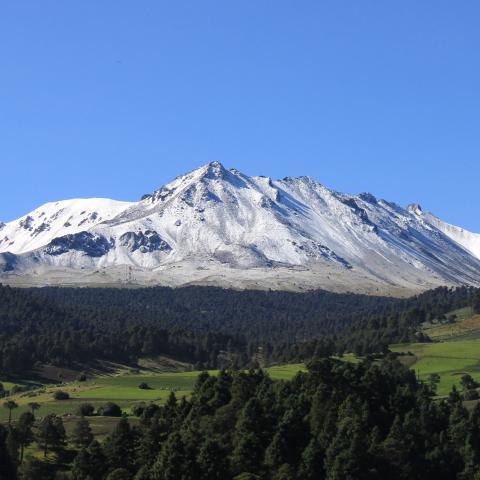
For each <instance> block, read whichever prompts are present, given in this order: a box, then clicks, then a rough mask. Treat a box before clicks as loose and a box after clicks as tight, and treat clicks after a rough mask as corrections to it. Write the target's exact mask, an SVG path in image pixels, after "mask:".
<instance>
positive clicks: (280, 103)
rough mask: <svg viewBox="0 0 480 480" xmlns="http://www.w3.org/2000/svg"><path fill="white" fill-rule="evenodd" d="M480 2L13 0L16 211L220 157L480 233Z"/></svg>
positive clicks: (146, 185)
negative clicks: (416, 208) (367, 195)
mask: <svg viewBox="0 0 480 480" xmlns="http://www.w3.org/2000/svg"><path fill="white" fill-rule="evenodd" d="M479 19H480V2H478V0H465V1H461V2H455V1H451V0H448V1H444V0H425V1H421V2H419V1H416V0H411V1H410V0H402V1H391V2H390V1H379V0H378V1H369V0H366V1H357V0H350V1H342V0H332V1H319V0H315V1H309V0H302V1H294V0H292V1H284V0H272V1H267V0H242V1H234V0H232V1H225V0H219V1H211V0H201V1H199V0H195V1H181V0H179V1H170V0H169V1H162V0H139V1H132V0H101V1H100V0H74V1H65V0H42V1H39V0H21V1H19V0H3V1H2V2H1V3H0V167H1V168H0V220H3V221H8V220H11V219H13V218H15V217H18V216H20V215H22V214H24V213H26V212H28V211H29V210H31V209H33V208H34V207H37V206H39V205H40V204H41V203H44V202H46V201H51V200H58V199H64V198H71V197H89V196H106V197H112V198H117V199H125V200H136V199H138V198H139V197H140V196H141V195H142V194H144V193H146V192H150V191H152V190H154V189H156V188H158V187H160V186H161V185H163V184H164V183H166V182H168V181H170V180H171V179H172V178H173V177H175V176H176V175H178V174H181V173H184V172H186V171H188V170H191V169H192V168H195V167H197V166H199V165H201V164H203V163H206V162H208V161H211V160H219V161H221V162H222V163H223V164H224V165H225V166H227V167H236V168H238V169H240V170H242V171H244V172H245V173H248V174H258V175H260V174H264V175H269V176H272V177H276V178H279V177H283V176H286V175H291V176H297V175H311V176H314V177H315V178H317V179H318V180H319V181H320V182H322V183H323V184H325V185H326V186H329V187H331V188H335V189H337V190H341V191H345V192H350V193H358V192H361V191H371V192H372V193H374V194H375V195H377V196H378V197H382V198H386V199H389V200H392V201H396V202H398V203H400V204H402V205H405V204H407V203H410V202H419V203H421V204H422V205H423V206H424V208H426V209H429V210H431V211H433V212H434V213H436V214H437V215H439V216H441V217H443V218H444V219H446V220H448V221H450V222H453V223H456V224H459V225H462V226H464V227H467V228H469V229H471V230H474V231H478V232H480V215H479V202H478V193H479V189H480V28H479Z"/></svg>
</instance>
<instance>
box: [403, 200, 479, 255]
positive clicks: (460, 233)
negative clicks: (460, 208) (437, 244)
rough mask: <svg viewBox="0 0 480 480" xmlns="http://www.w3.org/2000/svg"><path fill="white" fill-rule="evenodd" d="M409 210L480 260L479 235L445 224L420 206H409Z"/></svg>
mask: <svg viewBox="0 0 480 480" xmlns="http://www.w3.org/2000/svg"><path fill="white" fill-rule="evenodd" d="M409 210H410V211H413V212H414V213H415V214H416V215H418V216H421V217H422V218H423V219H424V220H425V221H426V222H428V223H429V224H430V225H433V226H434V227H435V228H438V230H440V231H441V232H443V233H444V234H445V235H446V236H447V237H449V238H451V239H452V240H453V241H454V242H456V243H458V244H459V245H461V246H462V247H463V248H465V249H466V250H468V251H469V252H470V253H471V254H472V255H474V256H475V257H477V258H478V259H480V234H478V233H472V232H469V231H468V230H465V229H463V228H461V227H456V226H455V225H451V224H449V223H446V222H444V221H443V220H440V219H439V218H438V217H436V216H435V215H433V214H432V213H430V212H424V211H423V210H422V208H421V207H420V205H410V206H409Z"/></svg>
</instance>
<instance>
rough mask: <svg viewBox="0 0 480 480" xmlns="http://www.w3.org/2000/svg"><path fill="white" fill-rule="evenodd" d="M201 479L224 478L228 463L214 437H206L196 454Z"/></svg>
mask: <svg viewBox="0 0 480 480" xmlns="http://www.w3.org/2000/svg"><path fill="white" fill-rule="evenodd" d="M197 462H198V466H199V468H200V472H201V473H200V479H201V480H225V479H227V478H228V472H229V465H228V461H227V456H226V452H225V450H224V449H223V448H222V447H221V446H220V444H219V443H218V442H217V441H216V440H214V439H207V440H206V441H205V443H204V444H203V445H202V446H201V448H200V451H199V453H198V456H197Z"/></svg>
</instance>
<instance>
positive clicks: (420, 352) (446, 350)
mask: <svg viewBox="0 0 480 480" xmlns="http://www.w3.org/2000/svg"><path fill="white" fill-rule="evenodd" d="M390 348H391V350H393V351H395V352H411V353H412V354H413V357H412V356H405V357H401V360H402V361H405V362H406V363H408V365H409V367H410V368H411V369H413V370H414V371H415V372H416V373H417V375H418V377H419V378H420V379H422V380H426V379H427V378H428V376H429V375H430V374H432V373H438V374H439V375H440V383H439V385H438V390H437V393H438V395H447V394H448V393H449V392H450V390H451V389H452V387H453V385H456V387H457V388H458V389H460V378H461V376H462V375H464V374H466V373H468V374H470V375H471V376H472V377H473V378H474V379H475V380H477V381H479V382H480V340H465V341H451V342H441V343H411V344H405V345H393V346H391V347H390Z"/></svg>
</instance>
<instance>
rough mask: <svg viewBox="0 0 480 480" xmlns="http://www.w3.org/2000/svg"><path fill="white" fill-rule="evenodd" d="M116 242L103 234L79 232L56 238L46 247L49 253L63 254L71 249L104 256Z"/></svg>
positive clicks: (89, 254)
mask: <svg viewBox="0 0 480 480" xmlns="http://www.w3.org/2000/svg"><path fill="white" fill-rule="evenodd" d="M113 245H114V243H113V241H111V240H107V239H106V238H105V237H103V236H101V235H97V234H95V233H90V232H79V233H75V234H73V235H65V236H63V237H58V238H54V239H53V240H52V241H51V242H50V244H49V245H48V246H47V247H46V248H45V253H46V254H48V255H62V254H64V253H67V252H69V251H71V250H75V251H77V252H83V253H84V254H85V255H88V256H90V257H103V255H106V254H107V253H108V252H109V251H110V249H111V248H112V247H113Z"/></svg>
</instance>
